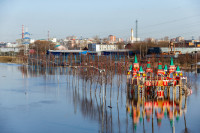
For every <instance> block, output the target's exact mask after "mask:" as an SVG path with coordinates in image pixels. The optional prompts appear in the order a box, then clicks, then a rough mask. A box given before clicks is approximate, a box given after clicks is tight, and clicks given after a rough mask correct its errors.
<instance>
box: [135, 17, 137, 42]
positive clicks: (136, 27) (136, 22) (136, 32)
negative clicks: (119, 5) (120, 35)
mask: <svg viewBox="0 0 200 133" xmlns="http://www.w3.org/2000/svg"><path fill="white" fill-rule="evenodd" d="M135 22H136V42H137V38H138V25H137V24H138V21H137V20H136V21H135Z"/></svg>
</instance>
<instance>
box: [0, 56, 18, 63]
mask: <svg viewBox="0 0 200 133" xmlns="http://www.w3.org/2000/svg"><path fill="white" fill-rule="evenodd" d="M15 61H16V57H11V56H0V62H1V63H9V62H12V63H15Z"/></svg>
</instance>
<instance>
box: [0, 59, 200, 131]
mask: <svg viewBox="0 0 200 133" xmlns="http://www.w3.org/2000/svg"><path fill="white" fill-rule="evenodd" d="M24 67H26V66H20V65H16V64H3V63H1V64H0V85H1V87H0V132H2V133H55V132H57V133H63V132H73V133H80V132H81V133H95V132H113V133H114V132H122V133H125V132H127V133H128V132H138V133H141V132H146V133H151V132H155V133H157V132H162V133H169V132H172V125H173V121H172V118H171V114H170V109H171V106H170V103H171V102H172V98H171V96H169V97H167V96H166V98H164V99H162V100H156V99H154V100H153V101H152V99H151V98H150V97H151V96H149V94H145V96H140V94H139V96H137V92H136V91H131V90H130V86H129V85H127V81H126V80H127V79H126V75H121V76H120V75H117V74H116V75H113V78H112V81H110V82H109V83H106V82H105V81H104V82H103V85H101V84H98V83H96V82H95V81H92V80H90V79H88V80H87V79H84V78H82V77H81V76H79V75H78V74H77V75H76V74H75V75H74V73H73V74H72V73H69V72H68V71H70V69H67V68H52V71H53V72H52V73H51V74H49V73H47V72H46V71H45V70H44V72H43V73H41V71H37V70H36V69H34V68H32V69H24ZM54 69H55V70H54ZM77 71H78V69H77ZM185 74H186V75H187V76H188V77H191V78H190V80H189V82H190V84H191V86H192V91H193V93H192V95H190V96H184V95H183V96H182V97H181V98H179V97H178V96H177V100H176V107H175V108H176V109H175V117H174V126H175V132H177V133H184V132H192V133H198V132H200V123H199V121H200V114H199V112H200V92H199V85H200V84H199V81H200V77H199V75H197V76H195V75H194V74H193V73H185ZM94 78H95V77H94ZM177 95H178V94H177ZM103 96H105V97H103ZM144 98H145V99H144ZM167 104H169V105H167ZM148 105H149V106H148Z"/></svg>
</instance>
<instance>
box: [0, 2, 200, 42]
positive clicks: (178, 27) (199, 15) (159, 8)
mask: <svg viewBox="0 0 200 133" xmlns="http://www.w3.org/2000/svg"><path fill="white" fill-rule="evenodd" d="M0 18H1V19H0V42H1V41H15V40H16V39H17V38H20V37H21V35H20V34H21V25H22V24H24V25H25V27H27V28H28V31H29V32H30V33H31V34H32V36H31V37H32V38H35V39H41V38H44V39H46V38H47V31H48V30H50V37H57V38H65V37H67V36H70V35H76V36H78V37H80V36H82V37H94V36H95V35H98V36H100V37H107V36H108V35H110V34H113V35H116V36H117V37H122V38H123V39H126V38H129V37H130V29H131V28H133V29H134V30H135V20H136V19H137V20H138V36H139V37H141V38H142V39H144V38H147V37H154V38H161V37H164V36H169V37H170V38H172V37H177V36H183V37H185V38H186V39H191V38H192V36H194V37H195V38H196V39H199V36H200V0H0Z"/></svg>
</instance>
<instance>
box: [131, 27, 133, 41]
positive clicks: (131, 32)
mask: <svg viewBox="0 0 200 133" xmlns="http://www.w3.org/2000/svg"><path fill="white" fill-rule="evenodd" d="M131 43H133V29H131Z"/></svg>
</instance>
